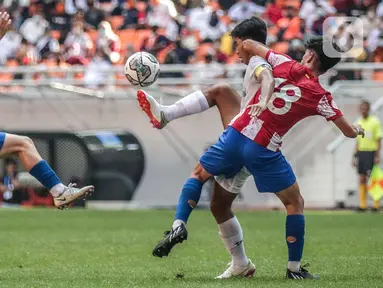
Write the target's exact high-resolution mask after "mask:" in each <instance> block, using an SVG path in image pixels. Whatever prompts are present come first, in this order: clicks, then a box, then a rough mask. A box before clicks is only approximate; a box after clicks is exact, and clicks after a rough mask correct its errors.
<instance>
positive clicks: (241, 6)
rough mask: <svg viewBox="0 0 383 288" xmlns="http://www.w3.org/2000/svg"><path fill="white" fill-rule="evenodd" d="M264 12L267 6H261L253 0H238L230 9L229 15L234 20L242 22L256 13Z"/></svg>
mask: <svg viewBox="0 0 383 288" xmlns="http://www.w3.org/2000/svg"><path fill="white" fill-rule="evenodd" d="M263 12H265V7H263V6H259V5H257V4H255V3H254V2H251V0H237V3H236V4H234V5H233V6H231V8H230V9H229V17H230V19H232V20H235V21H237V22H241V21H243V20H245V19H248V18H250V17H251V16H254V14H262V13H263Z"/></svg>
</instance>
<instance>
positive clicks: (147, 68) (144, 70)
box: [124, 52, 160, 87]
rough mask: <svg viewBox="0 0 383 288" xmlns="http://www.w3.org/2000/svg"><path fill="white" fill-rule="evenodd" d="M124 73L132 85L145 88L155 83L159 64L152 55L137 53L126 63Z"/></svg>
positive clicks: (158, 72)
mask: <svg viewBox="0 0 383 288" xmlns="http://www.w3.org/2000/svg"><path fill="white" fill-rule="evenodd" d="M124 73H125V76H126V78H128V80H129V82H130V83H132V84H133V85H136V86H141V87H146V86H149V85H152V84H153V83H154V82H156V80H157V78H158V76H159V75H160V64H159V63H158V61H157V59H156V57H154V56H153V55H152V54H150V53H147V52H137V53H134V54H133V55H132V56H130V57H129V58H128V60H127V61H126V63H125V67H124Z"/></svg>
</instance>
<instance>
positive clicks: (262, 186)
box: [200, 127, 296, 193]
mask: <svg viewBox="0 0 383 288" xmlns="http://www.w3.org/2000/svg"><path fill="white" fill-rule="evenodd" d="M200 163H201V165H202V167H203V168H204V169H205V170H206V171H207V172H209V173H210V174H212V175H214V176H218V175H224V176H225V177H226V178H231V177H233V176H234V175H235V174H237V173H238V172H239V171H240V170H241V169H242V167H243V166H245V167H246V168H247V169H248V170H249V172H250V173H251V174H252V175H253V177H254V181H255V185H256V186H257V188H258V191H259V192H272V193H276V192H279V191H282V190H284V189H286V188H288V187H290V186H291V185H293V184H294V183H295V181H296V177H295V174H294V172H293V169H292V168H291V166H290V164H289V163H288V162H287V160H286V158H285V157H284V156H283V154H282V153H281V152H274V151H271V150H269V149H267V148H265V147H263V146H261V145H259V144H257V143H255V142H254V141H253V140H251V139H249V138H247V137H246V136H244V135H242V134H241V133H240V132H238V131H237V130H235V129H234V128H232V127H229V128H227V129H226V130H225V131H224V132H223V134H222V135H221V136H220V138H219V140H218V142H217V143H216V144H214V145H213V146H211V147H210V148H209V149H208V150H207V151H206V152H205V154H203V155H202V157H201V159H200Z"/></svg>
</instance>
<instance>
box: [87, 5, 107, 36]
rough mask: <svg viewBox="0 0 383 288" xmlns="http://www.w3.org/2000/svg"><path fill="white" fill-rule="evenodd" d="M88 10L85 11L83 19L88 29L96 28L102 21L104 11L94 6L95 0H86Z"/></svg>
mask: <svg viewBox="0 0 383 288" xmlns="http://www.w3.org/2000/svg"><path fill="white" fill-rule="evenodd" d="M87 4H88V11H87V12H86V13H85V17H84V20H85V22H86V24H87V27H88V28H90V29H97V27H99V25H100V23H101V22H102V21H104V19H105V15H104V13H103V12H102V11H101V10H100V9H98V8H97V7H96V6H95V0H88V2H87Z"/></svg>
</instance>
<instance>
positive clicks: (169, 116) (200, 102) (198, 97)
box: [163, 91, 209, 121]
mask: <svg viewBox="0 0 383 288" xmlns="http://www.w3.org/2000/svg"><path fill="white" fill-rule="evenodd" d="M163 107H164V114H165V118H166V120H168V121H172V120H174V119H177V118H181V117H184V116H187V115H192V114H196V113H201V112H202V111H205V110H207V109H209V103H208V102H207V100H206V97H205V95H203V93H202V91H195V92H193V93H191V94H189V95H187V96H185V97H184V98H182V99H181V100H179V101H177V102H176V103H174V104H173V105H170V106H163Z"/></svg>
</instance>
